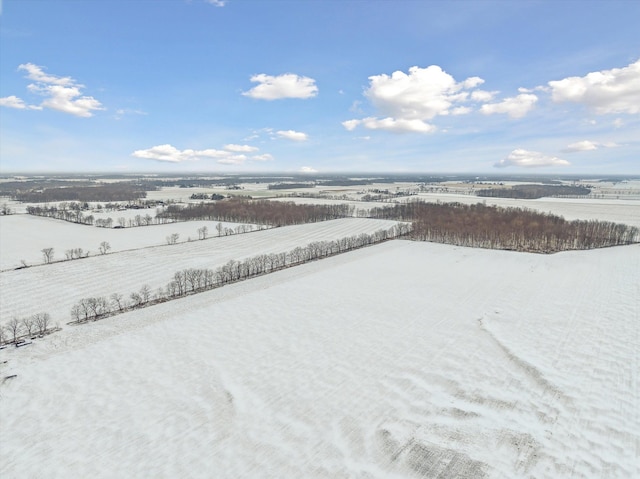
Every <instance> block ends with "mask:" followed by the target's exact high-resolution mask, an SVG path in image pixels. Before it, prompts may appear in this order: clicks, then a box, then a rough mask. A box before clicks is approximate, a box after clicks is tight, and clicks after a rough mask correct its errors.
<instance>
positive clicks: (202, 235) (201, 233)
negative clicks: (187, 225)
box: [198, 226, 209, 240]
mask: <svg viewBox="0 0 640 479" xmlns="http://www.w3.org/2000/svg"><path fill="white" fill-rule="evenodd" d="M208 234H209V228H207V227H206V226H203V227H202V228H198V239H201V240H204V239H207V235H208Z"/></svg>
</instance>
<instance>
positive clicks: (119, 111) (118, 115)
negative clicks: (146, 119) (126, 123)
mask: <svg viewBox="0 0 640 479" xmlns="http://www.w3.org/2000/svg"><path fill="white" fill-rule="evenodd" d="M146 114H147V112H146V111H142V110H132V109H129V108H119V109H117V110H116V114H115V115H114V116H113V118H114V119H115V120H122V118H123V117H125V116H127V115H146Z"/></svg>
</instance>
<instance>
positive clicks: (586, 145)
mask: <svg viewBox="0 0 640 479" xmlns="http://www.w3.org/2000/svg"><path fill="white" fill-rule="evenodd" d="M615 146H618V145H616V144H615V143H599V142H597V141H590V140H583V141H578V142H576V143H571V144H570V145H567V147H566V148H565V149H563V150H562V151H563V152H564V153H575V152H577V151H592V150H598V149H600V148H613V147H615Z"/></svg>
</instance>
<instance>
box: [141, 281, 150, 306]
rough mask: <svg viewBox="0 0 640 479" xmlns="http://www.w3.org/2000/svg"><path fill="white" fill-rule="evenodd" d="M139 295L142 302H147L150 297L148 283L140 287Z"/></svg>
mask: <svg viewBox="0 0 640 479" xmlns="http://www.w3.org/2000/svg"><path fill="white" fill-rule="evenodd" d="M140 297H141V298H142V304H145V303H148V302H149V300H150V299H151V288H149V285H148V284H145V285H143V286H142V288H140Z"/></svg>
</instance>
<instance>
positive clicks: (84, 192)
mask: <svg viewBox="0 0 640 479" xmlns="http://www.w3.org/2000/svg"><path fill="white" fill-rule="evenodd" d="M25 186H29V185H28V184H26V185H25ZM153 189H155V186H153V185H150V184H147V183H144V184H135V183H110V184H102V185H95V186H76V185H69V184H67V185H65V186H62V187H53V188H50V187H44V188H37V187H36V188H34V187H32V188H25V189H16V190H15V191H14V193H13V195H12V196H13V198H14V199H15V200H18V201H25V202H30V203H49V202H53V201H131V200H137V199H140V198H145V197H146V196H147V191H148V190H153Z"/></svg>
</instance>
